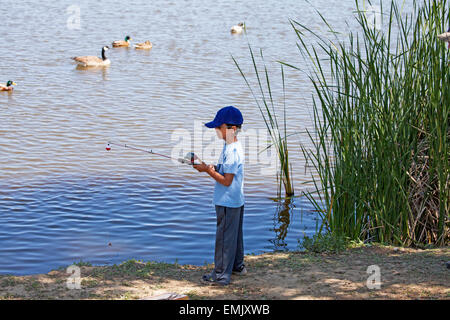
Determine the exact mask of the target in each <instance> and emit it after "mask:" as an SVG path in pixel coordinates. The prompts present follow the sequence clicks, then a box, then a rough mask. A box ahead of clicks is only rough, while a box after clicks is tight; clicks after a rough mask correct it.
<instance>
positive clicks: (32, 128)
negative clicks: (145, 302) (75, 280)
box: [0, 0, 354, 274]
mask: <svg viewBox="0 0 450 320" xmlns="http://www.w3.org/2000/svg"><path fill="white" fill-rule="evenodd" d="M336 3H339V5H336V6H333V10H331V11H330V10H321V9H324V8H329V6H330V3H329V1H325V0H319V1H314V4H313V5H314V6H315V7H312V6H311V4H308V3H307V2H305V1H294V0H287V1H281V2H280V1H273V0H268V1H256V0H249V1H234V0H231V1H230V0H227V1H223V0H219V1H216V2H215V3H214V5H211V3H210V2H208V1H160V0H155V1H144V0H137V1H129V2H128V1H127V2H124V1H87V0H80V1H77V3H76V5H75V7H73V2H72V1H57V2H42V1H13V2H9V3H8V6H1V7H0V17H1V25H2V28H3V30H4V31H5V33H4V35H3V41H2V45H1V46H0V57H2V59H0V82H6V81H8V80H14V81H15V82H17V84H18V85H17V86H16V87H15V91H14V92H13V93H11V94H9V93H4V92H1V93H0V273H1V274H5V273H10V274H33V273H41V272H48V271H50V270H51V269H54V268H58V267H60V266H67V265H69V264H71V263H73V262H77V261H80V260H82V261H89V262H91V263H93V264H112V263H120V262H122V261H124V260H126V259H130V258H136V259H142V260H156V261H166V262H174V261H178V262H179V263H190V264H197V265H201V264H203V263H205V262H208V263H210V262H212V261H213V254H214V238H215V211H214V207H213V205H212V190H213V185H214V183H213V181H212V179H209V178H208V177H207V176H206V175H205V174H198V173H197V172H196V171H195V170H193V169H192V168H190V167H188V166H183V165H180V164H177V163H174V162H172V161H168V160H166V159H165V158H162V157H157V156H153V155H149V154H145V153H142V152H138V151H132V150H126V149H121V148H113V150H111V151H110V152H107V151H106V150H105V145H106V142H107V141H109V140H112V141H115V142H118V143H130V144H133V145H137V146H141V147H145V148H151V149H152V150H154V151H156V152H160V153H163V154H167V155H171V154H175V153H176V151H177V150H178V151H180V150H181V149H183V148H184V147H185V148H184V149H183V150H181V151H180V152H181V153H182V152H183V151H191V150H194V151H195V152H197V153H199V154H200V155H201V156H202V159H203V160H205V161H206V162H208V163H213V162H214V161H215V160H216V159H217V158H218V153H217V148H218V150H219V151H220V150H221V148H222V144H221V142H220V141H217V140H215V139H214V132H211V130H207V129H206V128H204V127H203V126H202V124H203V123H204V122H206V121H210V120H212V119H213V117H214V115H215V113H216V111H217V110H218V109H219V108H221V107H223V106H226V105H235V106H237V107H238V108H240V110H241V111H242V113H243V115H244V119H245V120H244V121H245V122H244V127H243V132H242V135H241V140H242V141H243V142H245V145H246V155H247V161H246V168H245V194H246V205H245V217H244V245H245V252H246V253H255V254H258V253H262V252H265V251H273V250H294V249H296V248H297V245H298V239H300V238H302V237H303V236H304V235H305V234H306V235H309V236H311V235H312V234H314V232H315V228H316V224H317V223H318V218H317V214H316V213H314V212H313V211H312V207H311V205H310V204H309V203H308V201H307V200H306V199H305V198H304V197H298V198H295V200H293V201H292V202H291V203H283V202H276V201H273V200H271V198H273V197H276V195H277V180H276V174H275V170H274V167H273V164H274V162H273V159H274V158H273V156H274V154H271V153H270V151H264V148H265V147H266V146H267V139H268V136H267V133H266V131H265V125H264V122H263V121H262V118H261V115H260V113H259V110H258V108H257V106H256V104H255V102H254V100H253V97H252V95H251V93H250V90H249V89H248V87H247V86H246V84H245V82H244V80H243V78H242V77H241V75H240V73H239V71H238V69H237V68H236V66H235V65H234V63H233V60H232V56H233V57H235V58H236V60H237V61H238V62H239V64H240V65H241V67H242V69H243V70H244V72H246V73H247V74H248V75H249V79H250V80H251V81H252V85H253V86H254V89H256V79H255V76H254V74H253V73H252V64H251V58H250V54H249V49H248V45H249V43H250V44H251V46H252V47H253V48H254V49H255V51H258V50H259V48H262V49H263V52H264V57H265V61H266V63H267V64H268V67H269V70H270V72H271V75H273V79H272V83H273V86H274V87H273V89H274V93H275V94H276V102H277V105H281V103H280V102H281V101H282V100H281V96H282V95H281V91H280V88H281V78H280V71H279V65H278V64H277V63H276V60H282V61H285V62H288V63H291V64H294V65H298V64H301V61H302V59H301V57H300V55H299V54H298V51H297V49H296V47H295V44H296V35H295V33H294V31H293V30H292V27H291V26H290V24H289V19H290V18H291V19H294V20H297V21H299V22H301V23H303V24H305V25H308V26H310V27H311V28H312V29H314V30H316V31H319V32H320V31H324V30H326V27H325V26H324V24H323V22H322V21H321V19H320V17H319V16H318V15H317V14H316V13H315V10H316V9H319V10H321V11H322V12H323V14H324V16H325V17H326V18H327V19H328V20H329V22H330V24H332V25H334V26H335V27H336V28H337V29H338V30H341V31H343V32H345V31H346V30H347V29H348V28H349V27H350V26H351V23H354V22H353V19H352V17H353V14H354V2H353V0H345V1H339V2H336ZM78 13H79V24H78V22H77V21H78V20H77V14H78ZM74 15H75V16H74ZM74 17H75V19H74ZM240 21H245V22H246V25H247V35H232V34H230V31H229V30H230V28H231V26H233V25H235V24H237V23H238V22H240ZM346 22H348V23H350V24H349V25H347V24H346ZM126 35H130V36H131V37H132V38H133V41H132V42H144V41H145V40H150V41H151V42H152V43H153V49H152V50H150V51H138V50H134V49H133V48H117V49H116V48H114V49H111V50H109V51H108V52H107V56H108V58H109V59H110V60H111V66H110V67H108V68H97V69H88V70H83V69H78V68H76V66H75V64H74V63H73V61H71V59H70V57H73V56H79V55H96V56H100V51H101V48H102V47H103V46H104V45H109V46H111V42H112V41H113V40H120V39H123V38H124V37H125V36H126ZM285 71H286V87H287V89H286V100H285V101H286V107H287V124H288V128H289V130H288V131H289V132H296V133H298V134H297V135H295V136H292V138H291V140H290V141H291V142H290V145H291V150H292V152H291V154H290V157H291V161H292V167H293V176H294V181H295V188H296V194H297V195H301V193H302V191H306V190H309V189H311V187H312V184H311V183H307V181H309V180H310V179H311V171H310V169H309V168H308V167H307V166H305V161H304V159H303V156H302V153H301V151H300V143H303V144H304V145H306V146H307V145H308V136H307V135H306V134H305V132H304V131H305V130H306V128H311V127H312V105H311V93H312V87H311V85H310V82H309V80H308V78H307V75H306V74H304V73H300V72H296V71H294V70H288V69H286V70H285ZM213 131H214V130H213ZM180 146H183V148H181V147H180ZM186 146H187V147H186ZM176 148H178V149H176ZM189 148H192V149H191V150H188V149H189ZM181 153H180V154H181Z"/></svg>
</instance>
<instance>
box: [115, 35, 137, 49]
mask: <svg viewBox="0 0 450 320" xmlns="http://www.w3.org/2000/svg"><path fill="white" fill-rule="evenodd" d="M130 40H133V39H131V37H130V36H126V37H125V40H116V41H113V43H112V46H113V47H115V48H116V47H129V46H130Z"/></svg>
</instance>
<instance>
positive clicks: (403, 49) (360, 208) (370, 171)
mask: <svg viewBox="0 0 450 320" xmlns="http://www.w3.org/2000/svg"><path fill="white" fill-rule="evenodd" d="M356 6H357V13H356V19H357V21H358V24H359V27H360V29H361V30H360V31H359V32H351V33H350V35H349V36H348V41H347V43H346V44H344V43H340V44H336V43H334V42H332V41H330V40H326V39H324V38H323V37H322V36H319V35H317V34H316V33H314V32H313V31H312V30H310V29H309V28H308V27H307V26H304V25H302V24H300V23H298V22H296V21H291V24H292V27H293V28H294V30H295V32H296V34H297V35H298V39H299V44H298V47H299V49H300V53H301V55H302V56H303V57H304V58H305V60H306V61H307V62H309V63H310V65H311V66H312V70H311V71H310V80H311V81H312V84H313V86H314V89H315V98H314V104H313V110H314V122H315V135H316V136H317V137H314V139H313V135H312V134H310V138H311V140H312V142H313V144H314V147H313V149H312V150H306V149H302V150H303V154H304V155H305V156H306V157H308V158H309V160H311V162H312V163H313V164H314V167H315V170H316V171H317V173H318V176H319V177H320V178H319V181H313V182H314V185H315V191H314V192H310V193H308V194H307V197H308V198H309V199H310V200H311V202H312V203H313V204H314V206H315V207H316V210H317V211H318V212H319V213H320V215H321V217H322V219H323V225H322V228H325V229H327V230H328V231H329V232H331V233H333V234H335V235H338V236H344V237H348V238H350V239H352V240H359V241H361V240H364V241H366V240H371V241H379V242H383V243H389V244H395V245H419V244H437V245H444V244H447V243H448V240H449V223H450V222H449V221H450V219H449V212H450V204H449V202H450V182H449V181H450V143H449V139H450V123H449V122H450V121H449V112H450V67H449V62H450V54H449V52H450V50H448V49H447V47H446V44H445V43H442V42H440V41H439V40H438V38H437V34H440V33H442V32H444V31H446V30H447V28H448V25H449V4H448V1H447V0H440V1H438V0H425V1H414V3H413V5H412V6H413V12H412V13H410V14H405V13H403V12H401V10H400V9H399V7H398V5H397V4H396V3H395V1H392V2H391V3H390V6H389V10H388V11H387V12H386V11H385V10H383V8H382V7H381V10H382V11H383V12H381V16H383V28H381V29H377V28H376V26H374V25H373V24H372V22H371V21H369V19H368V18H367V15H366V13H365V12H364V11H363V10H361V7H360V5H359V2H358V1H356ZM321 17H322V16H321ZM322 19H323V17H322ZM324 22H325V23H326V21H325V20H324ZM327 26H328V27H330V26H329V25H328V24H327ZM330 31H332V33H334V34H336V33H335V32H334V31H333V30H331V28H330ZM306 34H309V35H312V36H313V37H315V38H316V39H317V43H316V44H313V45H310V44H309V43H308V42H307V41H306V37H305V35H306ZM319 51H321V52H323V53H324V54H325V56H326V57H327V59H325V60H324V59H319V56H320V52H319ZM285 65H288V64H285ZM296 69H301V68H296Z"/></svg>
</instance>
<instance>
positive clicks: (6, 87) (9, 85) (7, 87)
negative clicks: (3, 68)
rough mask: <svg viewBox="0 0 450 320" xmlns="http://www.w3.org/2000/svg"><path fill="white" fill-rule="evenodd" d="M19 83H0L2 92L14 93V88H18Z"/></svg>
mask: <svg viewBox="0 0 450 320" xmlns="http://www.w3.org/2000/svg"><path fill="white" fill-rule="evenodd" d="M16 85H17V83H15V82H14V81H11V80H9V81H8V82H7V83H6V84H2V83H0V91H13V90H14V88H13V87H12V86H16Z"/></svg>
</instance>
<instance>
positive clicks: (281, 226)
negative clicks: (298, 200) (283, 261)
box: [273, 198, 295, 250]
mask: <svg viewBox="0 0 450 320" xmlns="http://www.w3.org/2000/svg"><path fill="white" fill-rule="evenodd" d="M294 208H295V205H294V203H293V200H292V198H288V199H283V200H279V201H277V209H276V211H275V216H274V219H273V220H274V228H273V231H274V232H275V238H274V239H273V244H274V246H275V248H276V249H277V250H284V249H286V248H287V243H286V241H285V239H286V236H287V233H288V227H289V225H290V222H291V215H292V214H293V213H294Z"/></svg>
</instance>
